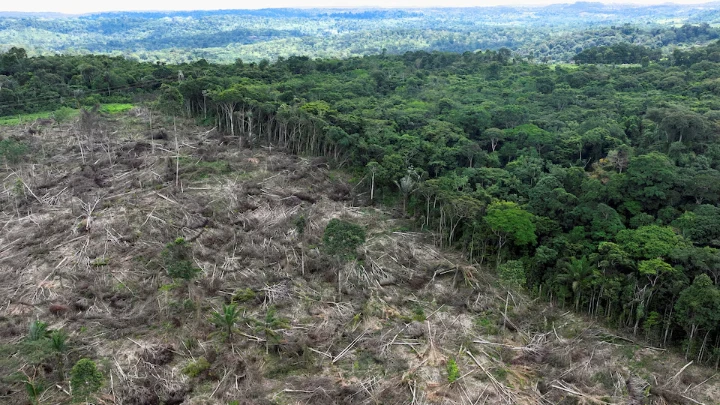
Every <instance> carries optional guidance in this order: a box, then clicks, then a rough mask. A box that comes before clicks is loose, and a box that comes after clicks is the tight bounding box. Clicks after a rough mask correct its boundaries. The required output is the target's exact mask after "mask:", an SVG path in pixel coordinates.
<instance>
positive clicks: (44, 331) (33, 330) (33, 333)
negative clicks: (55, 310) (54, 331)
mask: <svg viewBox="0 0 720 405" xmlns="http://www.w3.org/2000/svg"><path fill="white" fill-rule="evenodd" d="M48 336H50V331H48V324H47V323H45V322H43V321H39V320H38V321H35V322H33V323H31V324H30V328H29V330H28V337H27V338H28V340H29V341H33V342H34V341H38V340H41V339H44V338H46V337H48Z"/></svg>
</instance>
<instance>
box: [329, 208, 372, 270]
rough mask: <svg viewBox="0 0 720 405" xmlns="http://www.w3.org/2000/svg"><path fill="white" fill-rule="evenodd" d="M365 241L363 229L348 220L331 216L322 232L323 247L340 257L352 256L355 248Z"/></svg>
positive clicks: (347, 257)
mask: <svg viewBox="0 0 720 405" xmlns="http://www.w3.org/2000/svg"><path fill="white" fill-rule="evenodd" d="M363 243H365V229H363V228H362V227H361V226H359V225H356V224H353V223H351V222H348V221H343V220H340V219H337V218H333V219H331V220H330V222H328V224H327V226H326V227H325V232H324V233H323V249H324V250H325V252H327V253H328V254H330V255H333V256H336V257H338V258H341V259H345V260H347V259H349V258H351V257H354V255H355V249H357V247H358V246H360V245H362V244H363Z"/></svg>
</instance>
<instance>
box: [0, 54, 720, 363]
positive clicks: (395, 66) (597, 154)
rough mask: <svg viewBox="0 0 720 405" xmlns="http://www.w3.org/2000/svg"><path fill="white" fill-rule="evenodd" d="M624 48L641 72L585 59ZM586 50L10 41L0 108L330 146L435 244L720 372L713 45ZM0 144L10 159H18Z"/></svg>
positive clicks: (719, 108) (1, 65)
mask: <svg viewBox="0 0 720 405" xmlns="http://www.w3.org/2000/svg"><path fill="white" fill-rule="evenodd" d="M628 50H630V51H637V52H639V53H638V55H637V56H639V57H640V59H641V60H642V59H644V63H641V64H637V65H629V66H622V67H621V66H617V65H615V64H614V63H615V62H616V61H614V60H610V61H607V62H608V63H610V64H591V63H593V62H594V63H597V62H602V61H603V60H602V55H615V54H616V53H617V52H619V51H628ZM611 51H612V52H611ZM583 55H586V56H587V57H588V58H589V59H588V60H586V61H585V62H587V64H582V65H578V66H559V65H558V66H554V67H550V66H547V65H543V64H534V63H529V62H528V61H526V60H522V59H518V58H515V57H513V55H512V53H511V52H510V51H509V50H508V49H501V50H499V51H487V52H476V53H473V52H465V53H463V54H456V53H442V52H432V53H428V52H424V51H418V52H407V53H404V54H402V55H397V56H393V55H386V54H382V55H375V56H366V57H355V58H348V59H315V60H313V59H310V58H308V57H290V58H287V59H285V58H279V59H278V60H277V62H275V63H269V62H268V61H266V60H265V61H262V62H260V63H242V62H241V61H238V62H236V63H234V64H228V65H219V64H210V63H208V62H206V61H205V60H199V61H196V62H193V63H186V64H180V65H166V64H163V63H155V64H151V63H139V62H134V61H131V60H128V59H124V58H121V57H108V56H44V57H28V56H27V54H26V52H25V50H23V49H19V48H13V49H11V50H9V51H8V52H6V53H3V54H0V114H2V115H12V114H21V113H28V112H34V111H43V110H58V109H59V108H60V107H61V106H64V108H65V109H67V108H78V107H81V106H90V105H94V104H96V103H100V102H131V103H136V104H141V103H146V104H148V105H152V106H153V108H156V109H157V110H159V111H162V112H163V113H164V114H167V115H174V116H185V117H193V118H195V119H197V120H198V122H200V123H203V124H205V125H207V126H209V127H212V126H214V127H216V128H217V129H219V130H220V131H222V132H224V133H226V134H227V135H228V136H229V139H230V140H231V141H230V143H228V144H227V148H258V147H260V146H263V145H272V146H273V147H276V148H281V149H283V150H287V151H289V152H292V153H295V154H299V155H311V156H323V157H325V158H327V159H328V160H329V161H330V162H332V164H333V165H334V167H338V168H341V169H344V170H347V171H350V172H351V173H354V176H355V182H356V188H358V189H361V190H365V191H364V193H365V194H364V195H365V198H366V200H367V201H368V203H369V204H373V203H382V204H385V205H393V206H396V207H397V209H398V210H399V214H400V215H402V216H406V217H408V218H411V219H412V220H413V221H414V223H415V224H416V226H417V228H418V229H422V230H425V231H427V232H430V233H432V234H433V235H434V238H435V242H436V244H437V245H439V246H442V247H454V248H456V249H458V250H461V251H462V252H464V253H465V254H466V256H467V257H468V258H469V259H470V260H472V261H473V262H475V263H478V264H479V265H482V266H488V267H492V268H494V269H496V270H497V272H498V274H500V276H501V277H506V278H509V279H512V280H515V281H517V282H518V283H520V284H522V285H524V286H525V287H526V288H527V289H528V290H529V291H531V292H532V293H533V294H535V295H537V296H539V297H542V298H543V299H546V300H550V301H553V302H555V303H557V304H558V305H562V306H566V307H567V308H572V309H574V310H576V311H579V312H582V313H585V314H587V316H589V317H593V318H596V319H598V320H603V321H605V322H607V323H608V324H610V325H613V326H616V327H618V328H620V329H624V330H627V331H629V332H630V333H633V334H635V335H640V336H644V337H645V338H646V339H648V341H649V342H651V343H652V344H654V345H662V346H666V345H668V346H677V347H681V348H682V349H681V350H682V351H683V353H684V354H685V356H686V357H688V358H693V359H696V360H697V361H699V362H708V363H711V364H717V362H718V361H720V329H719V326H720V272H719V271H718V269H720V226H718V224H720V208H718V203H719V202H720V144H719V143H718V134H719V133H720V132H719V131H720V127H719V125H720V102H719V101H718V91H720V90H719V89H720V86H719V85H718V83H720V64H718V62H719V61H720V58H719V57H718V55H720V43H713V44H711V45H709V46H707V47H699V48H693V49H691V50H688V51H681V50H676V51H675V52H673V53H672V54H671V55H670V56H669V57H668V58H664V59H661V60H659V61H656V60H657V58H656V57H654V56H653V55H655V54H654V53H653V52H651V51H647V50H645V49H640V48H632V47H628V46H621V47H615V48H612V49H608V48H598V49H593V50H588V51H587V52H586V53H584V54H583ZM613 57H614V56H613ZM611 59H612V58H611ZM625 62H627V61H625ZM62 110H63V109H60V110H59V111H62ZM2 142H3V143H2V149H0V153H2V154H3V157H4V159H5V163H6V164H13V163H17V162H18V161H19V160H20V157H19V156H20V155H22V154H23V153H27V149H26V148H25V149H23V147H22V145H20V144H18V142H19V141H13V140H12V139H7V140H4V141H2Z"/></svg>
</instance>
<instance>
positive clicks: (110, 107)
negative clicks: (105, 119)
mask: <svg viewBox="0 0 720 405" xmlns="http://www.w3.org/2000/svg"><path fill="white" fill-rule="evenodd" d="M134 107H135V106H134V105H132V104H127V103H111V104H103V105H101V106H100V111H101V112H104V113H108V114H119V113H123V112H126V111H130V110H132V109H133V108H134Z"/></svg>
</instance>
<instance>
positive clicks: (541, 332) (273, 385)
mask: <svg viewBox="0 0 720 405" xmlns="http://www.w3.org/2000/svg"><path fill="white" fill-rule="evenodd" d="M158 121H159V122H158ZM153 122H154V127H153V128H150V126H149V123H150V113H149V111H147V110H142V109H133V110H130V111H127V112H124V113H120V114H114V115H105V114H103V113H81V114H80V116H79V117H78V118H75V119H72V120H69V121H67V122H66V123H64V124H57V123H52V122H48V121H43V123H44V126H42V127H39V126H38V125H37V124H33V125H21V126H4V127H0V137H1V138H4V139H13V140H15V141H16V142H21V143H24V144H26V145H28V146H29V155H28V156H27V158H25V159H23V160H22V161H21V162H19V163H16V164H10V165H6V166H5V167H2V168H1V169H0V182H1V183H2V189H1V190H0V209H1V210H0V228H1V229H2V231H1V232H0V402H2V403H18V404H21V403H25V402H26V401H27V400H26V399H27V398H28V394H27V391H26V387H25V385H26V383H24V382H23V381H24V380H26V381H29V382H31V383H38V384H39V383H41V382H42V385H43V386H44V388H43V389H42V390H41V394H40V397H39V398H40V400H39V403H48V404H49V403H53V404H55V403H69V402H70V400H71V396H70V394H71V393H72V392H71V391H72V387H71V386H70V385H69V384H68V382H67V381H68V379H67V375H68V374H69V373H70V368H71V367H72V365H73V364H75V363H76V362H77V361H78V360H79V359H81V358H89V359H92V360H93V361H95V362H96V364H97V366H98V368H99V370H100V371H101V373H102V376H103V380H104V381H103V385H102V388H101V389H100V391H99V392H98V393H97V394H96V397H97V399H98V400H97V403H104V404H113V403H114V404H137V405H141V404H148V405H155V404H161V403H164V404H181V403H183V404H229V403H234V404H482V403H488V404H490V403H493V404H496V403H506V404H537V403H543V404H558V403H565V404H576V403H588V404H589V403H600V404H603V403H617V404H619V403H623V404H626V403H638V404H639V403H643V402H641V401H643V399H642V398H643V397H645V396H648V397H650V398H651V400H652V401H654V403H657V404H660V403H681V404H685V403H687V404H690V403H706V404H711V403H717V402H718V398H720V384H718V382H717V378H718V377H717V375H716V374H715V373H714V370H711V369H708V368H700V367H695V366H694V365H689V366H687V367H685V368H684V366H685V365H686V364H687V362H686V361H684V359H682V357H681V356H679V355H676V354H675V353H672V352H668V351H664V350H662V349H656V348H652V347H647V346H645V345H643V344H642V343H641V342H633V341H632V340H630V339H628V338H626V337H621V336H616V335H614V334H613V333H611V332H609V331H608V330H606V329H604V328H603V327H601V326H599V325H598V324H595V323H593V322H592V320H591V319H579V318H578V317H577V316H576V315H573V314H571V313H570V312H569V311H568V310H565V309H561V308H555V307H552V306H550V305H547V304H545V303H543V302H539V301H538V300H532V299H530V298H528V296H527V295H526V294H524V293H523V292H519V291H515V290H514V289H513V288H507V287H505V286H502V285H501V284H500V283H499V282H498V280H497V279H496V277H495V276H494V274H493V272H492V271H489V270H486V269H481V268H477V267H474V266H471V265H470V264H469V263H467V262H466V261H465V260H464V259H463V258H462V256H461V255H460V254H459V253H458V252H454V251H444V250H440V249H437V248H436V247H435V246H434V244H433V240H432V235H431V234H427V233H416V232H408V231H407V229H409V222H408V221H407V220H405V219H403V218H402V217H401V216H400V215H397V214H396V213H395V212H394V211H392V210H390V209H383V208H375V207H367V206H364V203H365V198H366V196H365V195H362V194H358V193H357V192H356V190H355V188H354V186H353V185H352V184H350V183H349V182H348V181H347V178H346V176H344V175H343V173H342V172H339V171H336V170H331V169H330V167H329V165H328V163H327V162H325V161H323V160H321V159H313V158H303V157H297V156H292V155H288V154H285V153H283V152H282V151H276V150H270V149H265V148H262V149H248V148H241V147H239V145H238V144H237V140H236V139H232V138H228V137H225V136H223V135H222V134H219V133H217V132H216V131H215V130H214V129H208V128H202V127H197V126H195V125H193V124H191V123H188V122H184V121H182V120H179V119H178V120H177V121H176V122H175V123H173V120H157V118H154V120H153ZM160 125H162V126H164V127H163V128H160ZM174 127H176V129H174ZM31 128H32V129H33V131H31V132H33V134H30V133H29V132H30V131H29V129H31ZM332 218H341V219H344V220H347V221H349V222H353V223H355V224H358V225H361V226H363V227H364V228H365V229H366V232H367V240H366V242H365V243H364V244H363V245H362V246H361V247H360V248H358V249H357V250H356V251H355V252H354V255H353V256H354V258H353V259H352V260H340V259H337V258H335V257H332V256H329V255H327V254H326V253H324V250H323V249H322V237H323V232H324V229H325V226H326V224H327V223H328V222H329V221H330V220H331V219H332ZM179 237H181V238H184V241H185V242H184V244H183V246H184V247H185V248H186V249H187V250H186V251H185V252H184V253H186V254H187V256H186V257H188V258H189V259H188V260H189V261H190V263H191V264H190V266H191V267H193V268H196V269H199V270H200V271H199V274H198V275H197V277H194V278H192V279H190V280H184V279H171V278H170V277H169V276H168V271H169V270H170V266H172V265H173V262H172V261H171V260H170V261H169V260H168V254H167V253H166V254H163V252H167V250H168V247H167V246H168V244H171V245H172V244H173V243H175V242H174V241H176V240H177V238H179ZM178 260H179V259H178ZM230 303H235V304H236V305H237V308H239V312H238V315H237V317H236V318H235V319H234V320H233V322H232V325H231V326H232V329H231V330H230V332H231V333H230V335H228V334H227V333H223V332H224V331H225V330H224V329H223V328H220V327H217V326H215V325H214V324H213V322H211V319H212V314H213V313H215V312H217V313H218V314H220V315H222V313H223V311H224V309H226V308H228V305H229V304H230ZM35 320H41V321H43V322H47V323H48V324H49V329H51V330H63V331H65V332H66V333H67V334H68V336H69V337H68V340H67V349H65V350H63V351H59V354H58V353H55V352H52V350H50V349H48V351H42V350H37V347H39V346H32V345H31V343H32V341H31V339H30V338H29V326H28V325H30V324H31V323H32V322H33V321H35ZM39 341H40V342H41V343H42V342H44V340H43V339H42V338H41V339H40V340H39ZM32 344H35V343H32ZM28 348H31V349H32V350H28ZM33 348H34V349H33ZM453 363H454V364H456V365H457V368H455V367H453V366H452V364H453ZM690 398H692V399H690ZM233 401H234V402H233ZM631 401H637V402H631ZM663 401H664V402H663ZM696 401H697V402H696Z"/></svg>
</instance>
